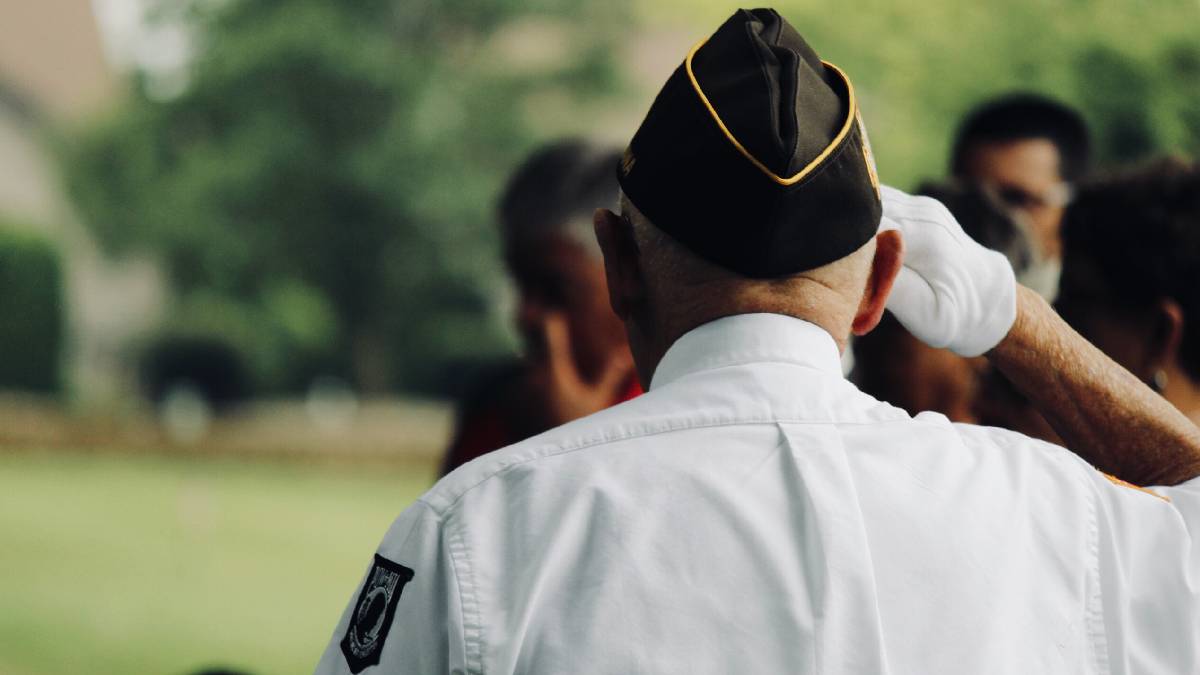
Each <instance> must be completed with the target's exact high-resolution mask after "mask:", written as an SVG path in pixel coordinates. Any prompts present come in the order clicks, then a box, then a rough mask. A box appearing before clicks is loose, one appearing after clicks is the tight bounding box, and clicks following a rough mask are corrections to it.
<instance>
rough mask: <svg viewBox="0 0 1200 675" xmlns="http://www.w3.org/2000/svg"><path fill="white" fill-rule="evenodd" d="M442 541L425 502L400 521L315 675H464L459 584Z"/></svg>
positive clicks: (385, 541)
mask: <svg viewBox="0 0 1200 675" xmlns="http://www.w3.org/2000/svg"><path fill="white" fill-rule="evenodd" d="M444 536H445V535H444V529H443V527H442V522H441V520H440V518H438V516H437V515H436V514H435V513H434V512H433V510H432V509H431V508H430V507H429V506H428V505H427V504H425V503H424V502H421V501H418V502H416V503H415V504H413V505H412V506H410V507H409V508H408V509H406V510H405V511H404V512H403V513H401V514H400V516H399V517H398V518H397V519H396V521H395V522H394V523H393V524H392V526H391V528H390V529H389V530H388V533H387V535H386V536H385V537H384V539H383V542H382V543H381V544H380V545H379V549H378V551H377V553H376V555H375V557H374V559H373V560H372V562H371V564H370V566H369V567H368V569H367V573H366V575H365V576H364V577H363V579H362V581H361V582H359V585H358V588H357V589H356V590H355V592H354V595H352V596H351V598H350V603H349V605H348V606H347V607H346V610H345V611H344V612H343V613H342V617H341V620H339V621H338V624H337V628H336V629H335V630H334V633H333V638H332V639H331V640H330V643H329V646H328V647H327V648H326V649H325V653H324V655H323V656H322V657H321V661H320V662H319V663H318V664H317V668H316V673H317V674H318V675H332V674H335V673H336V674H339V675H341V674H345V673H352V674H357V673H362V672H364V671H365V672H366V673H367V675H375V674H376V673H378V674H380V675H382V674H384V673H463V672H465V666H464V661H465V648H464V642H463V629H462V625H463V624H462V612H461V605H460V601H459V592H458V584H457V579H456V578H455V575H454V569H453V565H452V563H451V560H450V557H449V555H448V552H447V549H446V545H445V542H444Z"/></svg>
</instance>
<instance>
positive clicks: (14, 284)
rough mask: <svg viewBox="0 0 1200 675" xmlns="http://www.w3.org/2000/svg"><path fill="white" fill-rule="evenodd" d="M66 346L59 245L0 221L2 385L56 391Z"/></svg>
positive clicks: (0, 372)
mask: <svg viewBox="0 0 1200 675" xmlns="http://www.w3.org/2000/svg"><path fill="white" fill-rule="evenodd" d="M62 348H63V275H62V268H61V263H60V261H59V255H58V251H57V250H56V249H55V247H54V246H53V245H52V244H51V243H50V242H48V241H46V240H43V239H41V238H38V237H35V236H33V235H29V234H24V233H18V232H14V231H12V230H9V229H5V228H4V227H3V226H0V389H22V390H29V391H36V392H45V393H56V392H58V390H59V388H60V386H61V384H62V382H61V373H60V365H59V364H60V357H61V355H62Z"/></svg>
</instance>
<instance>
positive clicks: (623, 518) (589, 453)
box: [317, 314, 1200, 675]
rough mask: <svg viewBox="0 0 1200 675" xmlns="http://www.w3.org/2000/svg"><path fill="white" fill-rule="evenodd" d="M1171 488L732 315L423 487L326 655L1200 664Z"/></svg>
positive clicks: (1195, 559) (940, 666) (1000, 667)
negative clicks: (941, 404)
mask: <svg viewBox="0 0 1200 675" xmlns="http://www.w3.org/2000/svg"><path fill="white" fill-rule="evenodd" d="M1153 492H1154V493H1156V494H1152V493H1151V492H1149V491H1144V490H1140V489H1137V488H1133V487H1131V486H1126V485H1121V484H1118V483H1116V482H1114V481H1112V480H1110V479H1108V478H1106V477H1105V476H1104V475H1103V474H1101V473H1099V472H1097V471H1096V470H1094V469H1093V468H1092V467H1090V466H1089V465H1088V464H1087V463H1086V462H1084V461H1083V460H1082V459H1080V458H1078V457H1077V456H1075V455H1073V454H1072V453H1070V452H1068V451H1066V450H1064V449H1062V448H1059V447H1057V446H1054V445H1050V444H1047V443H1043V442H1040V441H1036V440H1032V439H1029V438H1026V437H1024V436H1021V435H1019V434H1016V433H1013V432H1009V431H1005V430H1001V429H994V428H985V427H977V426H970V425H961V424H951V423H950V422H949V421H947V420H946V418H945V417H943V416H941V415H938V414H933V413H924V414H921V415H918V416H917V417H915V418H912V417H909V416H908V415H907V414H906V413H904V412H903V411H901V410H899V409H897V408H894V407H892V406H889V405H887V404H885V403H881V402H879V401H876V400H875V399H873V398H871V397H869V396H867V395H865V394H863V393H861V392H859V391H858V390H857V389H856V388H855V387H854V386H853V385H852V384H851V383H849V382H848V381H847V380H846V379H845V378H844V377H843V376H842V373H841V367H840V364H839V354H838V350H837V347H836V345H835V343H834V341H833V339H832V338H831V337H830V336H829V335H828V334H827V333H825V332H824V331H823V330H821V329H820V328H818V327H816V326H814V325H813V324H810V323H806V322H804V321H800V320H796V319H792V318H788V317H784V316H779V315H773V314H750V315H742V316H735V317H729V318H725V319H721V320H718V321H714V322H712V323H709V324H706V325H704V326H701V327H700V328H697V329H696V330H693V331H691V332H690V333H688V334H687V335H685V336H684V337H683V338H681V339H680V340H679V341H678V342H676V343H675V345H674V346H672V347H671V349H670V351H669V352H668V353H667V354H666V356H665V357H664V358H663V360H662V362H661V363H660V364H659V366H658V369H657V372H656V373H655V375H654V381H653V383H652V384H651V387H650V390H649V392H647V393H646V394H645V395H643V396H641V397H639V398H636V399H634V400H632V401H629V402H627V403H623V404H621V405H618V406H616V407H614V408H610V409H608V410H605V411H603V412H601V413H598V414H596V415H592V416H590V417H587V418H584V419H582V420H578V421H576V422H573V423H571V424H567V425H565V426H562V427H559V428H557V429H553V430H551V431H548V432H546V433H544V434H542V435H540V436H536V437H534V438H531V439H529V440H527V441H524V442H522V443H518V444H516V445H513V446H510V447H508V448H505V449H503V450H499V451H497V452H493V453H491V454H488V455H486V456H484V457H481V458H479V459H477V460H475V461H473V462H471V463H469V464H467V465H465V466H463V467H462V468H460V469H458V470H457V471H455V472H454V473H452V474H451V475H449V476H447V477H446V478H444V479H443V480H441V481H440V482H439V483H438V484H437V485H436V486H434V487H433V489H431V490H430V491H429V492H428V493H426V494H425V495H424V496H423V497H421V498H420V499H419V500H418V501H417V502H416V503H415V504H414V505H413V506H411V507H409V508H408V509H407V510H405V511H404V512H403V513H402V514H401V515H400V517H399V518H398V519H397V520H396V521H395V523H394V524H393V525H392V527H391V529H390V530H389V531H388V533H387V535H386V536H385V537H384V539H383V542H382V543H381V544H380V546H379V549H378V555H379V557H380V558H379V559H382V560H383V561H384V563H378V564H377V565H376V566H373V567H372V568H371V570H370V572H369V573H368V576H367V578H366V579H365V580H364V583H365V584H366V586H365V587H364V585H360V586H359V590H358V591H356V592H355V594H354V596H353V597H352V598H351V601H350V606H349V607H348V608H347V610H346V612H345V614H344V615H343V617H342V619H341V621H340V622H339V624H338V626H337V628H336V630H335V633H334V637H333V641H332V642H331V644H330V645H329V648H328V650H327V651H326V652H325V655H324V657H323V658H322V660H321V662H320V664H319V665H318V667H317V672H319V673H344V672H350V665H349V661H350V660H351V659H348V658H347V656H346V655H345V654H346V652H345V649H343V647H342V643H343V642H345V641H346V640H345V639H344V638H346V639H348V638H347V633H348V630H350V629H353V630H352V632H354V633H355V636H356V637H355V638H354V639H355V640H357V643H356V646H354V647H353V648H354V649H355V650H357V651H355V652H354V653H355V654H357V655H358V657H362V656H364V655H365V657H366V659H367V660H366V661H363V660H361V659H360V660H359V662H358V664H357V666H356V667H357V668H360V669H362V668H365V669H366V671H365V672H367V673H445V672H453V673H495V674H501V673H690V674H694V673H829V674H837V675H850V674H860V673H861V674H864V675H866V674H870V675H878V674H881V673H897V674H899V673H921V674H927V673H928V674H942V673H945V674H951V673H953V674H955V675H958V674H962V673H1103V674H1107V673H1122V674H1124V673H1130V674H1132V673H1137V674H1139V675H1141V674H1145V673H1200V655H1198V649H1200V618H1198V614H1200V547H1197V546H1195V545H1193V543H1192V539H1193V536H1194V535H1196V534H1198V528H1200V481H1195V480H1194V481H1192V482H1190V483H1188V484H1185V485H1182V486H1179V487H1176V488H1167V489H1158V488H1155V489H1154V490H1153ZM1168 499H1169V501H1168ZM377 560H378V559H377ZM379 564H384V565H385V567H383V568H379V567H378V565H379ZM387 565H390V566H387ZM389 570H400V571H398V572H393V571H389ZM403 570H409V571H410V572H403ZM401 572H403V575H402V574H401ZM408 574H411V581H408V582H407V583H404V577H405V576H407V575H408ZM397 589H398V592H397ZM364 591H365V592H364ZM372 603H374V604H372ZM393 613H394V617H393V616H392V615H393ZM352 624H353V625H352ZM347 649H349V648H347ZM358 657H356V658H358ZM373 660H377V661H379V665H364V663H368V664H369V663H370V661H373Z"/></svg>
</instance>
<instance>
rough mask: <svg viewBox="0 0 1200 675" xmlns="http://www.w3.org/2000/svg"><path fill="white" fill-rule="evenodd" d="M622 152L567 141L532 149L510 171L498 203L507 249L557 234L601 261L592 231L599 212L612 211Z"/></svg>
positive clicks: (579, 140) (586, 143)
mask: <svg viewBox="0 0 1200 675" xmlns="http://www.w3.org/2000/svg"><path fill="white" fill-rule="evenodd" d="M620 155H621V153H620V150H619V149H617V148H615V147H610V146H599V145H595V144H593V143H590V142H588V141H584V140H581V139H566V140H562V141H558V142H555V143H551V144H549V145H546V146H543V147H542V148H540V149H539V150H537V151H535V152H534V153H533V154H532V155H530V156H529V158H527V159H526V160H525V162H524V163H523V164H522V165H521V166H520V167H519V168H518V169H517V170H516V172H514V173H513V176H512V178H511V179H510V180H509V182H508V185H507V187H506V188H505V190H504V194H503V196H502V197H501V199H500V205H499V214H498V215H499V220H500V229H501V233H502V235H503V238H504V243H505V246H508V247H513V246H523V245H528V244H530V243H536V242H539V241H542V240H544V239H545V238H546V237H549V236H560V237H564V238H566V239H567V240H569V241H571V242H574V243H576V244H578V245H580V246H581V247H583V248H584V250H586V251H587V252H588V253H589V254H591V255H593V256H595V257H597V258H599V257H600V248H599V246H598V245H597V243H596V237H595V234H594V233H593V230H592V214H593V212H595V210H596V209H597V208H602V207H603V208H614V207H615V206H616V201H615V200H614V199H613V195H615V194H617V190H618V188H617V178H616V170H617V162H618V161H619V160H620Z"/></svg>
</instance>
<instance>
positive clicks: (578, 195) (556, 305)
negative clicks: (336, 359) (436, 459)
mask: <svg viewBox="0 0 1200 675" xmlns="http://www.w3.org/2000/svg"><path fill="white" fill-rule="evenodd" d="M619 157H620V152H619V151H618V150H617V149H615V148H612V147H607V146H602V145H597V144H594V143H590V142H588V141H584V140H581V139H566V140H561V141H558V142H555V143H551V144H549V145H546V146H543V147H541V148H540V149H538V150H536V151H535V152H534V153H533V154H532V155H530V156H529V157H528V158H527V159H526V160H525V161H524V163H522V164H521V166H520V167H518V168H517V170H516V171H515V172H514V173H513V176H512V178H510V179H509V182H508V185H507V186H506V187H505V189H504V193H503V194H502V196H501V198H500V203H499V207H498V208H497V220H498V221H499V226H500V231H501V239H502V242H503V245H504V258H505V262H506V264H507V267H508V272H509V275H510V276H511V277H512V279H513V281H514V283H515V285H516V290H517V312H516V316H515V319H516V324H517V329H518V332H519V333H520V336H521V342H522V346H523V352H524V353H523V358H522V359H521V361H520V362H518V363H516V364H513V365H512V366H510V367H508V368H504V369H502V370H500V371H499V372H497V373H494V374H492V375H491V376H490V377H487V378H486V379H485V380H484V381H483V382H481V383H479V384H478V385H476V387H475V390H474V391H473V392H472V393H471V394H470V395H468V396H467V397H465V399H464V400H463V401H462V403H461V404H460V406H459V411H458V421H457V425H456V429H455V432H454V437H453V440H452V442H451V445H450V447H449V448H448V449H447V451H446V454H445V457H444V459H443V461H442V471H441V473H442V474H443V475H444V474H447V473H450V472H451V471H453V470H454V469H455V468H456V467H458V466H459V465H461V464H465V463H466V462H469V461H470V460H472V459H474V458H476V457H478V456H480V455H483V454H485V453H488V452H491V451H492V450H495V449H497V448H502V447H504V446H506V445H511V444H513V443H516V442H517V441H521V440H524V439H526V438H529V437H530V436H533V435H534V434H537V433H540V432H542V431H545V430H546V429H549V428H551V427H555V426H558V425H559V424H563V423H564V422H570V421H571V420H573V419H576V418H578V417H582V416H584V415H588V414H591V413H594V412H596V411H598V410H602V409H604V408H607V407H608V406H610V405H613V404H615V403H619V402H621V401H624V400H627V399H629V398H632V397H633V396H636V395H638V394H640V393H641V388H640V387H639V386H638V383H637V378H636V377H635V376H634V372H633V361H632V358H631V357H630V355H629V347H628V345H627V343H626V341H625V333H624V330H623V329H622V327H621V322H620V321H619V320H618V319H617V317H616V315H614V314H613V312H612V309H611V308H610V307H609V304H608V287H607V286H606V285H605V281H604V262H603V259H602V258H601V256H600V248H599V246H598V245H597V244H596V236H595V234H593V232H592V213H593V212H594V211H595V210H596V209H597V208H601V207H607V206H613V205H614V203H615V199H616V195H617V180H616V177H615V176H614V175H613V166H614V165H616V163H617V160H618V158H619Z"/></svg>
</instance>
